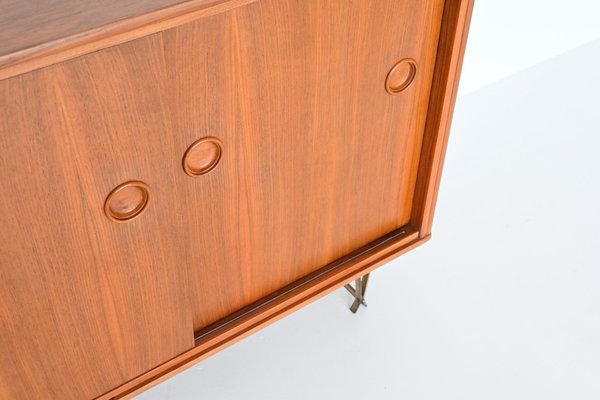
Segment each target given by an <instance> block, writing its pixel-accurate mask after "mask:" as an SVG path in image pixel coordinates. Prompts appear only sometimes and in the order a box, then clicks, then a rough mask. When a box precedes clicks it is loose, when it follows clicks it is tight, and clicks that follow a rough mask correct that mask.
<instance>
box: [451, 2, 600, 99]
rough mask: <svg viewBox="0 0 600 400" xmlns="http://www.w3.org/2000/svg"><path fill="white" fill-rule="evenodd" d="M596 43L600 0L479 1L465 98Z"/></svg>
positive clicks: (462, 91)
mask: <svg viewBox="0 0 600 400" xmlns="http://www.w3.org/2000/svg"><path fill="white" fill-rule="evenodd" d="M597 38H600V1H599V0H475V10H474V11H473V20H472V22H471V34H470V36H469V43H468V47H467V54H466V57H465V64H464V70H463V76H462V79H461V88H460V95H464V94H467V93H470V92H473V91H475V90H477V89H479V88H481V87H483V86H486V85H488V84H490V83H492V82H494V81H497V80H499V79H501V78H504V77H507V76H509V75H512V74H514V73H517V72H519V71H520V70H522V69H525V68H528V67H531V66H533V65H535V64H538V63H540V62H542V61H544V60H547V59H549V58H552V57H555V56H557V55H559V54H562V53H564V52H566V51H568V50H570V49H573V48H576V47H578V46H581V45H582V44H585V43H587V42H590V41H592V40H594V39H597Z"/></svg>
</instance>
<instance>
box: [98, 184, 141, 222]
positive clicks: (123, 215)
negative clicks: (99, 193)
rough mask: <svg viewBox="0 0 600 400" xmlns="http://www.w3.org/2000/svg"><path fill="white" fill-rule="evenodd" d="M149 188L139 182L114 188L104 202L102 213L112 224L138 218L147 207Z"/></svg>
mask: <svg viewBox="0 0 600 400" xmlns="http://www.w3.org/2000/svg"><path fill="white" fill-rule="evenodd" d="M149 200H150V188H149V187H148V185H146V184H145V183H144V182H141V181H129V182H125V183H122V184H120V185H119V186H117V187H116V188H114V189H113V190H112V191H111V192H110V193H109V195H108V196H107V197H106V201H105V202H104V213H105V214H106V216H107V217H108V218H109V219H110V220H111V221H114V222H127V221H131V220H132V219H134V218H136V217H138V216H140V215H141V214H142V213H143V212H144V211H145V210H146V207H147V206H148V202H149Z"/></svg>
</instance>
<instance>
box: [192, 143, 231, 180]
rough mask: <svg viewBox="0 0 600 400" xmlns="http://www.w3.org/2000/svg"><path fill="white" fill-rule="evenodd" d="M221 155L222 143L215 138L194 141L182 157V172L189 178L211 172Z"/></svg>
mask: <svg viewBox="0 0 600 400" xmlns="http://www.w3.org/2000/svg"><path fill="white" fill-rule="evenodd" d="M222 155H223V143H222V142H221V141H220V140H219V139H217V138H216V137H212V136H211V137H205V138H202V139H200V140H197V141H195V142H194V143H192V144H191V145H190V147H188V149H187V150H186V152H185V154H184V155H183V170H184V171H185V173H186V174H188V175H189V176H191V177H198V176H202V175H205V174H208V173H209V172H210V171H212V170H213V169H214V168H215V167H216V166H217V164H218V163H219V161H221V156H222Z"/></svg>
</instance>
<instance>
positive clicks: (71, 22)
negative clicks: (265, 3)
mask: <svg viewBox="0 0 600 400" xmlns="http://www.w3.org/2000/svg"><path fill="white" fill-rule="evenodd" d="M224 2H226V1H225V0H0V10H2V11H1V12H0V68H1V67H2V66H3V65H6V64H10V63H12V62H14V61H15V60H20V59H23V58H25V57H29V56H31V55H33V54H36V53H38V52H39V51H40V50H48V49H52V48H55V47H59V46H63V45H65V44H66V43H70V42H73V41H75V40H80V39H81V38H83V37H88V36H91V35H96V36H97V35H99V34H100V35H101V34H103V33H105V34H107V32H106V31H107V28H108V27H114V26H115V25H120V24H127V23H128V22H130V21H132V20H137V22H138V23H144V22H147V21H149V20H150V19H152V18H156V16H157V15H160V16H161V17H162V18H167V17H169V16H171V15H173V14H176V13H178V12H179V13H181V12H182V11H183V12H185V10H188V9H191V8H194V7H195V8H199V7H205V6H206V7H209V6H213V5H219V4H221V3H224ZM124 27H127V25H124ZM124 30H126V29H124Z"/></svg>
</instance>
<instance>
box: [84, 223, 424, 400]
mask: <svg viewBox="0 0 600 400" xmlns="http://www.w3.org/2000/svg"><path fill="white" fill-rule="evenodd" d="M428 239H429V238H428V237H426V238H419V234H418V232H417V231H415V230H414V229H413V228H412V227H410V226H407V227H405V228H402V229H398V230H396V231H394V232H391V233H390V234H388V235H385V236H384V237H382V238H380V239H378V240H376V241H374V242H372V243H371V244H369V245H367V246H365V247H362V248H361V249H359V250H357V251H355V252H353V253H352V254H350V255H348V256H346V257H344V258H342V259H340V260H338V261H335V262H333V263H332V264H329V265H328V266H326V267H324V268H322V269H321V270H319V271H317V272H315V273H314V274H311V275H309V276H308V277H305V278H303V279H301V280H300V281H297V282H295V283H293V284H292V285H290V286H288V287H287V288H284V289H282V290H280V291H278V292H277V293H275V294H273V295H271V296H269V297H267V298H265V299H262V300H260V301H259V302H257V303H255V304H254V305H251V306H249V307H248V308H246V309H245V310H242V311H240V312H239V313H237V314H235V315H233V316H231V317H229V318H227V319H226V320H223V321H219V322H217V323H216V324H214V325H213V326H211V327H208V328H205V329H203V330H202V331H201V332H199V333H197V335H196V336H197V337H199V340H197V341H196V346H195V347H194V348H193V349H191V350H189V351H187V352H185V353H183V354H181V355H180V356H178V357H176V358H174V359H172V360H170V361H168V362H166V363H164V364H162V365H160V366H158V367H157V368H155V369H153V370H151V371H149V372H147V373H145V374H143V375H141V376H139V377H137V378H135V379H133V380H131V381H130V382H127V383H126V384H124V385H123V386H121V387H119V388H116V389H114V390H112V391H110V392H109V393H106V394H104V395H102V396H100V397H98V398H97V399H96V400H117V399H118V400H122V399H131V398H133V397H134V396H136V395H138V394H140V393H141V392H143V391H145V390H147V389H149V388H151V387H153V386H155V385H157V384H158V383H160V382H162V381H164V380H166V379H168V378H169V377H171V376H174V375H176V374H177V373H179V372H181V371H183V370H185V369H187V368H189V367H191V366H193V365H194V364H197V363H198V362H200V361H202V360H204V359H206V358H208V357H210V356H211V355H213V354H215V353H217V352H219V351H221V350H223V349H225V348H227V347H229V346H231V345H233V344H234V343H237V342H238V341H240V340H241V339H243V338H245V337H247V336H249V335H251V334H252V333H254V332H256V331H258V330H260V329H262V328H264V327H265V326H267V325H270V324H272V323H274V322H276V321H278V320H279V319H281V318H283V317H285V316H287V315H289V314H291V313H293V312H294V311H296V310H298V309H300V308H302V307H304V306H306V305H308V304H310V303H312V302H314V301H315V300H317V299H319V298H321V297H323V296H325V295H327V294H329V293H331V292H332V291H334V290H336V289H338V288H340V287H341V286H343V285H345V284H346V283H349V282H351V281H353V280H354V279H356V278H358V277H360V276H363V275H365V274H367V273H369V272H371V271H372V270H374V269H376V268H377V267H379V266H381V265H382V264H385V263H386V262H388V261H390V260H391V259H393V258H396V257H398V256H400V255H401V254H404V253H406V252H408V251H410V250H412V249H414V248H415V247H417V246H420V245H421V244H423V243H425V242H426V241H427V240H428Z"/></svg>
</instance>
